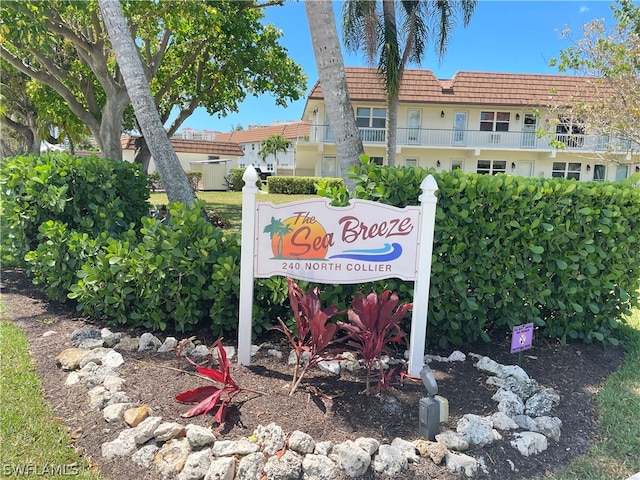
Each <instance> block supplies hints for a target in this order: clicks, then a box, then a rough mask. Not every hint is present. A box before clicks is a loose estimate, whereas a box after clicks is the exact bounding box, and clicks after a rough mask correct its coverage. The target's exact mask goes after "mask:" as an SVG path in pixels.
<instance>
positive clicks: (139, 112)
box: [98, 0, 196, 205]
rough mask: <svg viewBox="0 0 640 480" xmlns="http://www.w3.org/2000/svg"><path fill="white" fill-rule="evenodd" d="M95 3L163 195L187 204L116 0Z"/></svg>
mask: <svg viewBox="0 0 640 480" xmlns="http://www.w3.org/2000/svg"><path fill="white" fill-rule="evenodd" d="M98 3H99V5H100V10H101V11H102V17H103V21H104V24H105V26H106V28H107V32H108V33H109V39H110V40H111V44H112V46H113V50H114V52H115V54H116V60H117V62H118V67H119V68H120V72H121V73H122V78H123V79H124V83H125V85H126V87H127V92H128V93H129V97H130V98H131V103H132V105H133V110H134V111H135V114H136V119H137V121H138V125H140V129H141V130H142V134H143V136H144V137H145V139H146V141H147V144H148V146H149V150H150V151H151V154H152V155H153V158H154V160H155V162H156V167H157V169H158V174H159V175H160V179H161V180H162V183H163V184H164V187H165V189H166V192H167V197H168V199H169V201H172V202H181V203H184V204H186V205H190V204H192V203H193V201H194V200H195V198H196V196H195V193H194V191H193V188H192V187H191V184H190V183H189V180H188V179H187V175H186V173H185V172H184V170H183V169H182V166H181V165H180V161H179V160H178V156H177V155H176V152H175V151H174V150H173V147H172V146H171V143H170V142H169V137H168V136H167V132H166V131H165V129H164V127H163V125H162V121H161V120H160V114H159V113H158V110H157V108H156V105H155V103H154V100H153V96H152V95H151V90H150V89H149V84H148V83H147V80H146V78H145V75H144V69H143V67H142V62H141V61H140V57H139V56H138V49H137V47H136V45H135V43H134V41H133V38H132V37H131V32H130V31H129V27H128V26H127V20H126V18H125V17H124V14H123V13H122V10H121V9H120V1H119V0H98Z"/></svg>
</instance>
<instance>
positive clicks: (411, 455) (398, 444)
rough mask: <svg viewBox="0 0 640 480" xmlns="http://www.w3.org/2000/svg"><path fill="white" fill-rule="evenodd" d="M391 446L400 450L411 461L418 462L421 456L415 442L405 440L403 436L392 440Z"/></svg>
mask: <svg viewBox="0 0 640 480" xmlns="http://www.w3.org/2000/svg"><path fill="white" fill-rule="evenodd" d="M391 446H392V447H395V448H397V449H398V450H400V451H401V452H402V454H403V455H404V456H405V458H406V459H407V460H408V461H410V462H416V461H418V459H419V458H420V456H419V455H418V450H417V449H416V446H415V445H414V444H413V442H409V441H407V440H403V439H402V438H394V439H393V441H392V442H391Z"/></svg>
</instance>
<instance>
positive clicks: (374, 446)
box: [355, 437, 380, 456]
mask: <svg viewBox="0 0 640 480" xmlns="http://www.w3.org/2000/svg"><path fill="white" fill-rule="evenodd" d="M355 443H356V445H357V446H358V447H360V448H361V449H363V450H364V451H365V452H367V453H368V454H369V456H373V455H374V454H375V453H376V452H377V451H378V448H380V442H379V441H378V440H376V439H375V438H370V437H360V438H356V441H355Z"/></svg>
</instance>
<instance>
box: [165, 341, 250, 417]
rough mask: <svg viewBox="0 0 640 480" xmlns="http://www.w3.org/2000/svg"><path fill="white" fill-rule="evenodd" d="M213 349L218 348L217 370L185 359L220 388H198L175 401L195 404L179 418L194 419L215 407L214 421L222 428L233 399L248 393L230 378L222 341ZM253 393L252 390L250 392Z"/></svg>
mask: <svg viewBox="0 0 640 480" xmlns="http://www.w3.org/2000/svg"><path fill="white" fill-rule="evenodd" d="M213 347H214V348H215V347H218V369H217V370H216V369H213V368H205V367H201V366H200V365H198V364H197V363H195V362H194V361H193V360H191V359H190V358H188V357H187V361H188V362H189V363H190V364H191V365H193V366H194V367H196V369H197V370H198V373H199V374H200V375H203V376H205V377H207V378H210V379H211V380H213V381H214V382H216V383H219V384H221V386H216V385H209V386H206V387H198V388H196V389H194V390H188V391H186V392H182V393H181V394H179V395H177V396H176V400H177V401H179V402H182V403H197V405H196V406H195V407H193V408H192V409H191V410H189V411H188V412H186V413H183V414H182V415H181V416H182V417H184V418H190V417H195V416H197V415H200V414H201V413H202V414H204V415H206V414H207V413H208V412H210V411H211V410H213V409H214V408H216V407H217V410H216V413H215V415H214V417H213V418H214V419H215V421H216V422H218V423H219V424H220V428H224V423H225V416H226V414H227V409H228V408H229V404H230V403H231V400H233V397H235V396H236V395H237V394H238V393H240V392H241V391H249V390H248V389H246V388H242V387H240V386H238V384H237V383H236V382H235V381H234V380H233V378H232V377H231V372H230V369H229V366H230V363H229V360H228V359H227V352H226V350H225V349H224V347H223V346H222V339H218V340H216V343H214V344H213ZM251 391H253V390H251ZM255 393H260V392H255Z"/></svg>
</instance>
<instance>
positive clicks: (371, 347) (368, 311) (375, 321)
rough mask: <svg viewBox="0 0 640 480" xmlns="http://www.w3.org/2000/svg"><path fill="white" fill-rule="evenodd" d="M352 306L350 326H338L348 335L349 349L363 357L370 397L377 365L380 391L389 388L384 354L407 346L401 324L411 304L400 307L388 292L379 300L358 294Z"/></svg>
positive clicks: (367, 392) (371, 294) (349, 312)
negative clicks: (394, 347)
mask: <svg viewBox="0 0 640 480" xmlns="http://www.w3.org/2000/svg"><path fill="white" fill-rule="evenodd" d="M351 305H352V308H350V309H349V310H348V311H347V318H348V319H349V322H338V325H339V327H340V328H341V329H343V330H344V331H345V332H346V333H347V345H349V346H350V347H352V348H354V349H355V350H356V351H357V352H358V353H359V354H360V355H361V356H362V359H363V363H364V368H365V371H366V375H367V378H366V388H365V390H364V393H366V394H369V393H371V370H372V368H373V366H374V365H375V364H376V363H377V364H378V366H379V371H380V382H379V383H378V386H377V388H379V389H382V388H385V387H388V384H389V380H390V379H389V378H388V377H387V376H385V375H384V372H383V369H382V362H381V357H382V353H383V352H385V353H388V351H389V347H388V344H390V343H404V336H405V334H404V331H403V330H402V326H401V325H400V321H401V320H402V319H403V318H404V317H405V315H406V313H407V311H408V310H409V309H410V308H411V307H412V304H411V303H403V304H401V305H398V295H397V294H396V293H391V290H385V291H384V292H383V293H382V294H381V295H380V296H378V295H377V294H376V293H375V292H373V293H370V294H369V295H367V296H366V297H365V296H364V294H363V293H362V292H358V293H356V296H355V298H354V299H353V300H352V302H351Z"/></svg>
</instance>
